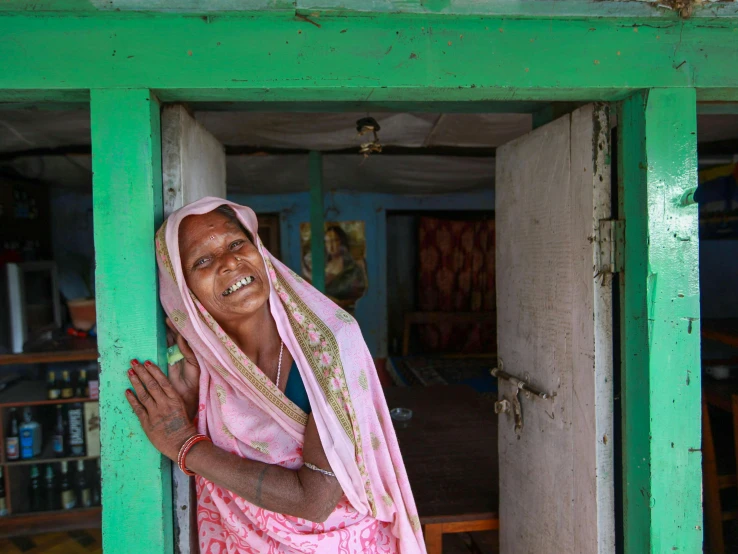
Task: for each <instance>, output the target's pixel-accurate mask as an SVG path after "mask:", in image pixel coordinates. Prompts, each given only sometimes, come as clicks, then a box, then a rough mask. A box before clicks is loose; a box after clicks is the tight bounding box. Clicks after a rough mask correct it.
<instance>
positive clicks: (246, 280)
mask: <svg viewBox="0 0 738 554" xmlns="http://www.w3.org/2000/svg"><path fill="white" fill-rule="evenodd" d="M253 281H254V278H253V277H251V276H249V277H244V278H243V279H241V280H240V281H239V282H237V283H236V284H235V285H232V286H231V287H230V288H227V289H226V291H225V292H224V293H223V296H228V295H229V294H233V293H234V292H236V291H237V290H238V289H240V288H241V287H245V286H246V285H250V284H251V283H252V282H253Z"/></svg>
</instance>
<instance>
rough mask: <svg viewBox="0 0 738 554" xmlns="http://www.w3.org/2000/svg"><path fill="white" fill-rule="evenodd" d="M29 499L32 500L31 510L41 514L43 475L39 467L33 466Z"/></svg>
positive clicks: (29, 485) (29, 484)
mask: <svg viewBox="0 0 738 554" xmlns="http://www.w3.org/2000/svg"><path fill="white" fill-rule="evenodd" d="M28 498H29V500H30V508H31V511H32V512H40V511H41V510H42V506H43V503H42V502H41V474H40V473H39V471H38V466H37V465H35V464H34V465H32V466H31V481H30V482H29V483H28Z"/></svg>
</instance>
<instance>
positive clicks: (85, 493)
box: [74, 460, 92, 508]
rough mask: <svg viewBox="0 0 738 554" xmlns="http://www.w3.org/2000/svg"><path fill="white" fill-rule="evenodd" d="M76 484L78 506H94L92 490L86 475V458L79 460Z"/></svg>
mask: <svg viewBox="0 0 738 554" xmlns="http://www.w3.org/2000/svg"><path fill="white" fill-rule="evenodd" d="M74 477H75V479H74V486H75V488H76V489H77V506H79V507H80V508H89V507H90V506H92V490H91V489H90V485H89V483H88V482H87V475H85V462H84V460H77V473H76V475H75V476H74Z"/></svg>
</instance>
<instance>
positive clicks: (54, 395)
mask: <svg viewBox="0 0 738 554" xmlns="http://www.w3.org/2000/svg"><path fill="white" fill-rule="evenodd" d="M59 396H61V391H60V390H59V389H49V391H48V397H49V400H56V399H57V398H59Z"/></svg>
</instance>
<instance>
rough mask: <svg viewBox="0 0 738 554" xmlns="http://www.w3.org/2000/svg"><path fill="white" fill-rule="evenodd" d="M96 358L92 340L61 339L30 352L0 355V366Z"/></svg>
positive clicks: (94, 345)
mask: <svg viewBox="0 0 738 554" xmlns="http://www.w3.org/2000/svg"><path fill="white" fill-rule="evenodd" d="M98 357H99V354H98V352H97V340H95V339H93V338H76V337H62V338H60V339H57V340H54V341H50V342H48V343H46V344H44V345H42V346H40V347H39V348H36V349H34V350H33V351H32V352H24V353H22V354H3V355H0V365H17V364H51V363H60V362H86V361H95V360H97V358H98Z"/></svg>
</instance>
